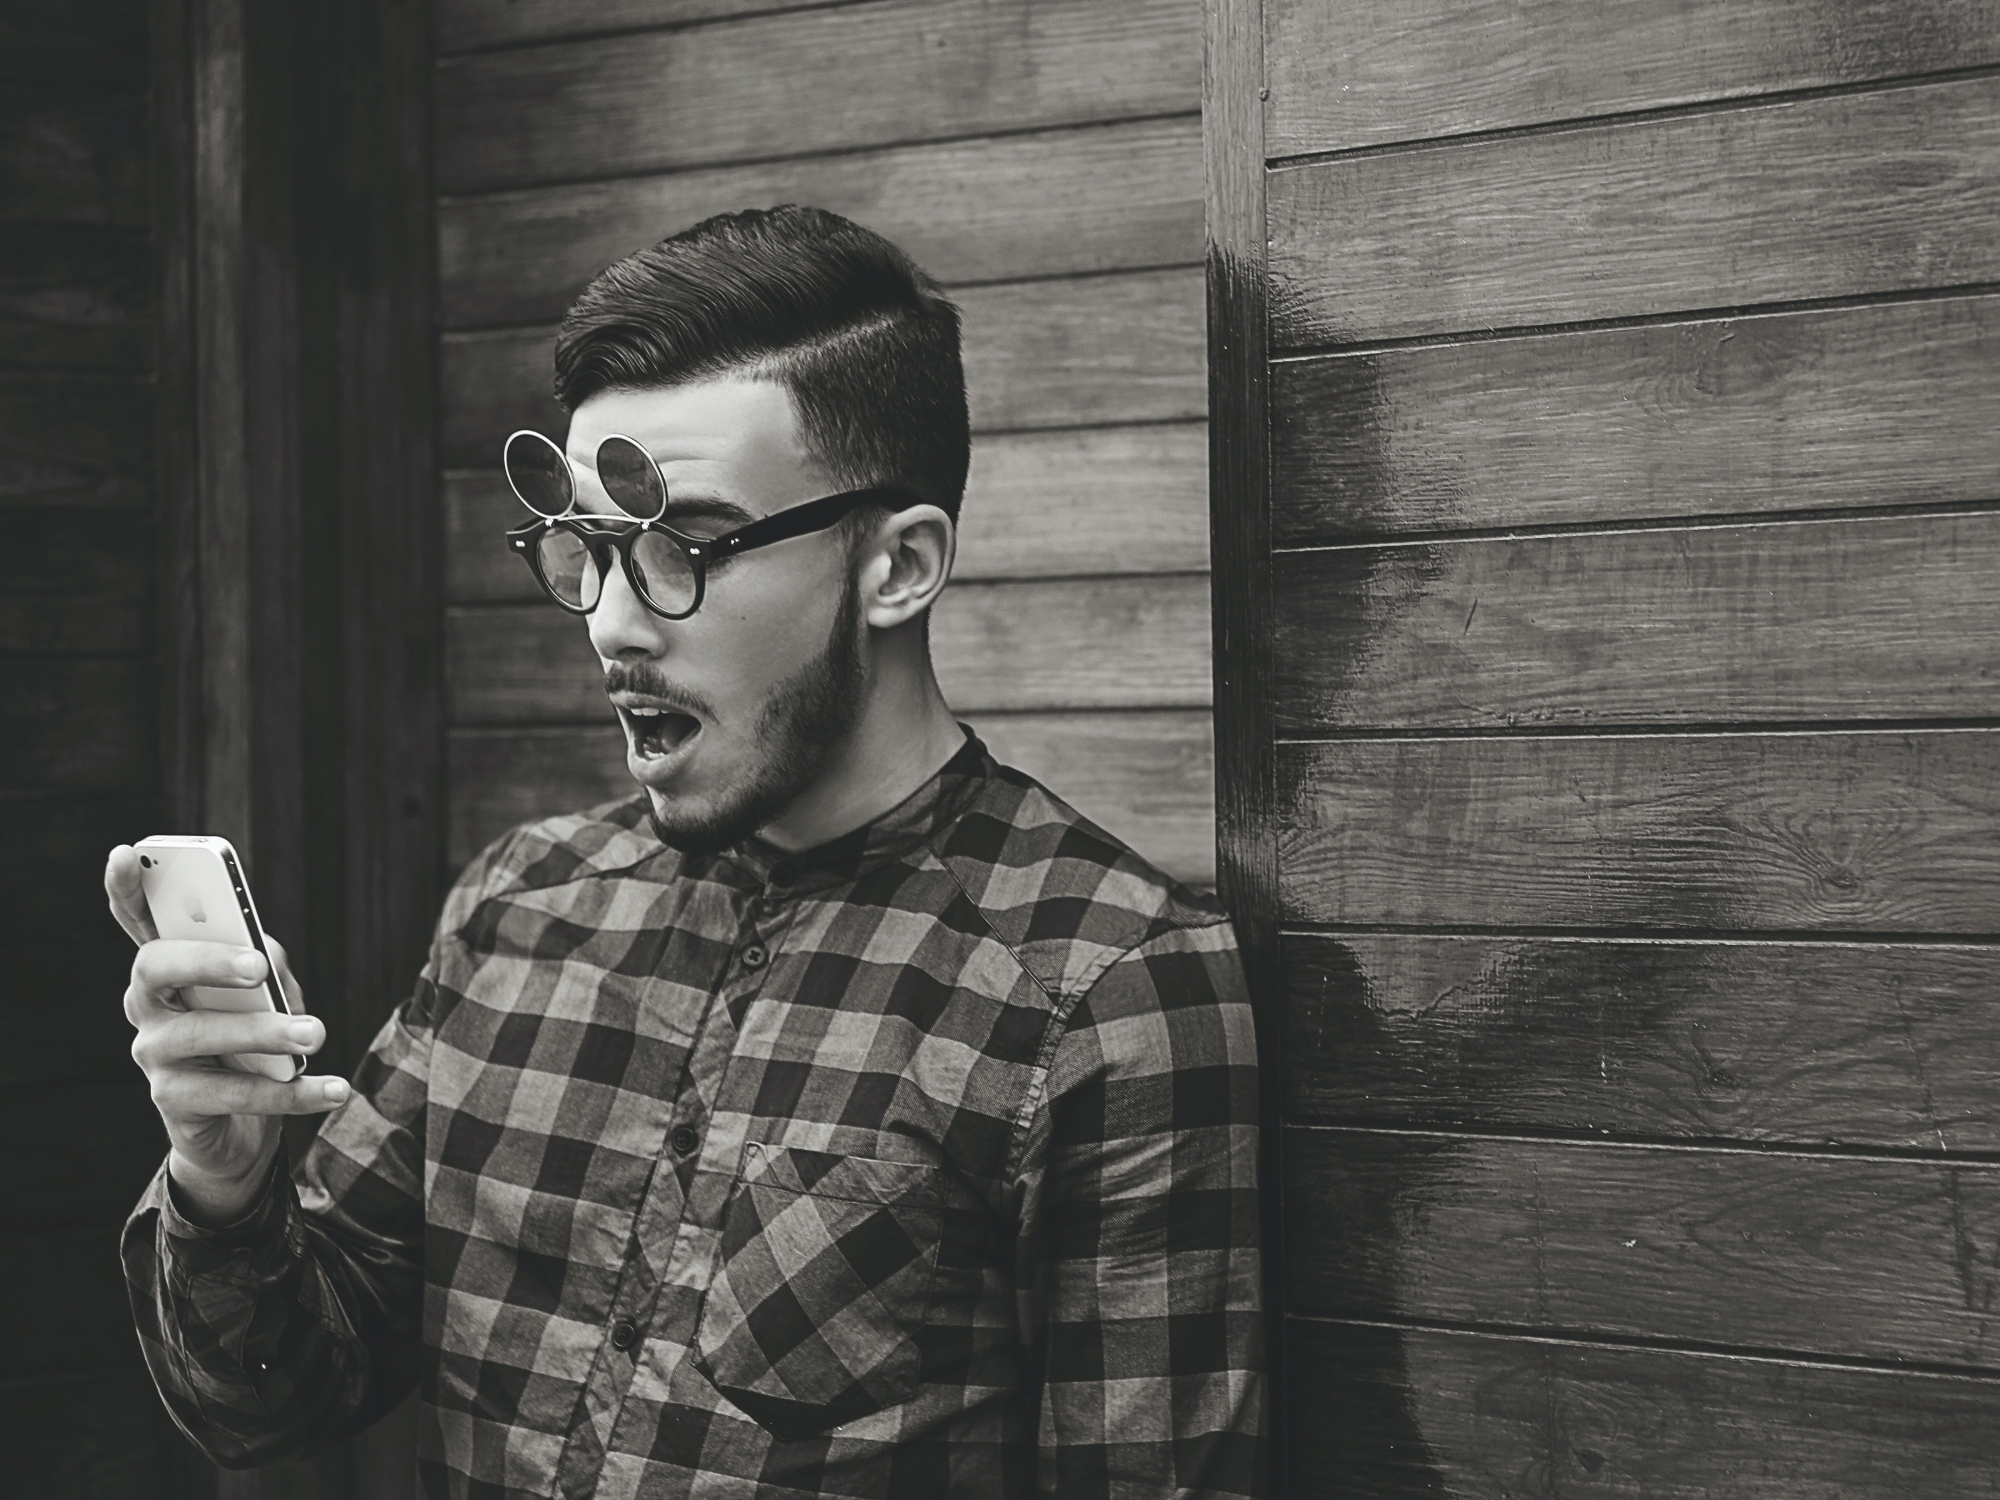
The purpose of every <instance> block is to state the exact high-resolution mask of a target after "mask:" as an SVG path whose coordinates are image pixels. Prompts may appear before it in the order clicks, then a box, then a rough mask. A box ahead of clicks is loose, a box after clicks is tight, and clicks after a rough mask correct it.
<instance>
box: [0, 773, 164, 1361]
mask: <svg viewBox="0 0 2000 1500" xmlns="http://www.w3.org/2000/svg"><path fill="white" fill-rule="evenodd" d="M0 816H4V817H5V818H6V819H7V820H8V829H9V839H8V846H7V847H8V859H7V860H6V861H5V863H4V865H0V910H5V911H6V913H7V915H8V918H9V922H10V926H9V931H10V932H14V933H29V934H32V933H51V932H57V933H62V934H64V935H65V936H66V937H67V938H69V939H70V940H71V941H74V942H78V943H92V944H103V945H106V946H107V947H108V948H109V949H110V951H112V952H115V953H121V954H126V953H129V951H130V950H129V947H128V944H129V943H130V941H131V940H130V939H129V938H127V937H126V936H125V934H124V933H123V932H122V931H120V930H119V927H118V924H117V923H116V922H114V921H113V920H112V919H111V913H110V911H109V910H108V909H107V908H106V906H105V902H104V859H105V856H106V855H108V854H109V853H110V852H111V850H112V848H113V847H114V846H116V845H118V844H132V843H137V842H138V841H139V840H140V839H142V838H144V837H146V835H147V834H149V833H159V832H161V831H162V830H161V828H160V822H159V819H160V810H159V804H158V802H157V801H156V799H154V798H153V797H151V796H129V795H120V794H118V793H111V792H106V793H99V794H98V795H96V796H93V797H74V796H67V795H53V796H50V795H42V794H31V795H22V794H14V795H8V796H4V797H0ZM126 962H128V963H129V962H130V959H129V958H127V959H126ZM10 993H11V992H10ZM123 993H124V990H123V987H122V986H121V987H120V988H119V989H118V990H117V991H116V992H115V993H113V994H112V995H111V996H110V997H109V1003H111V1004H112V1005H114V1006H115V1005H116V1004H117V1003H118V999H119V997H120V996H121V995H122V994H123ZM17 1003H18V1002H17ZM0 1300H4V1299H0ZM0 1347H5V1345H4V1343H3V1342H0Z"/></svg>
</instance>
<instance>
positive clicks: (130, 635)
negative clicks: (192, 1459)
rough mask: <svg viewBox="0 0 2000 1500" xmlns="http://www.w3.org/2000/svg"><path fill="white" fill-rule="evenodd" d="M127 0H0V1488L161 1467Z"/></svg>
mask: <svg viewBox="0 0 2000 1500" xmlns="http://www.w3.org/2000/svg"><path fill="white" fill-rule="evenodd" d="M148 38H149V33H148V27H147V24H146V7H145V5H144V4H143V3H142V0H93V3H78V0H20V3H15V4H10V5H9V6H7V7H6V8H5V10H4V12H0V529H4V531H5V535H6V538H7V542H6V545H5V546H4V547H0V723H4V726H5V733H4V735H0V810H4V814H5V832H4V833H3V834H0V911H4V915H0V934H4V947H5V951H6V955H7V956H6V976H5V978H4V979H0V1026H4V1027H5V1031H6V1043H5V1045H4V1047H0V1092H4V1098H5V1103H4V1104H0V1142H4V1145H3V1146H0V1152H4V1161H5V1167H4V1172H0V1175H3V1176H4V1180H5V1192H4V1195H0V1196H4V1201H5V1208H4V1210H0V1491H4V1492H6V1493H10V1494H22V1495H35V1496H38V1497H41V1496H47V1497H50V1500H69V1497H82V1496H85V1495H89V1496H101V1497H105V1500H127V1497H139V1496H151V1495H154V1494H156V1493H158V1490H157V1489H156V1486H157V1485H158V1484H159V1483H161V1474H162V1470H163V1468H165V1467H167V1466H170V1465H171V1464H172V1463H174V1462H175V1461H176V1458H177V1453H178V1451H179V1445H178V1439H177V1437H176V1436H175V1435H174V1434H173V1431H172V1428H171V1427H170V1426H169V1424H168V1423H167V1421H166V1418H165V1414H164V1412H162V1410H161V1408H160V1405H159V1402H158V1399H157V1398H156V1397H155V1396H154V1394H153V1390H152V1384H151V1382H150V1380H149V1379H148V1378H147V1376H146V1372H145V1367H144V1365H143V1364H142V1363H141V1362H140V1359H139V1350H138V1343H137V1340H136V1339H135V1338H134V1336H133V1333H132V1324H131V1313H130V1311H129V1309H128V1308H127V1307H126V1303H125V1290H124V1282H123V1278H122V1275H121V1273H120V1269H119V1264H118V1257H117V1241H118V1228H119V1225H120V1224H121V1223H123V1221H124V1218H125V1214H126V1212H127V1211H128V1210H129V1209H130V1207H131V1205H132V1202H133V1200H134V1199H136V1198H137V1197H138V1195H139V1191H140V1189H141V1188H142V1187H143V1186H144V1185H145V1182H146V1179H147V1177H148V1176H149V1175H150V1174H151V1173H152V1170H153V1168H154V1167H155V1166H156V1165H157V1164H158V1162H159V1158H160V1156H161V1155H162V1154H163V1153H164V1151H165V1147H166V1137H165V1135H164V1133H163V1132H162V1131H161V1130H160V1128H159V1122H158V1118H157V1117H156V1116H155V1115H154V1113H153V1109H152V1106H151V1104H150V1102H149V1101H148V1100H147V1098H146V1090H145V1087H144V1085H143V1082H142V1081H141V1080H140V1079H139V1077H138V1075H137V1074H136V1073H135V1071H134V1070H133V1067H132V1061H131V1058H130V1057H129V1055H127V1052H126V1046H127V1043H128V1042H129V1039H130V1035H131V1033H130V1029H129V1028H128V1027H127V1026H126V1024H125V1019H124V1015H123V1013H122V1011H121V1010H120V1008H119V997H120V996H121V995H122V994H123V992H124V988H125V973H126V970H127V969H128V968H129V966H130V963H131V945H130V944H129V943H128V942H127V941H126V940H125V938H124V936H123V934H122V933H120V932H119V931H118V929H117V927H116V926H115V925H114V924H113V923H112V921H111V919H110V917H109V916H108V915H107V914H106V912H105V910H104V891H103V883H102V875H101V871H102V867H103V860H104V852H105V850H106V849H108V848H109V847H110V846H111V845H112V844H113V843H115V842H117V841H119V840H121V839H131V838H136V837H141V836H143V835H144V834H146V833H149V832H152V831H153V830H154V826H155V823H156V820H157V818H158V816H159V811H160V792H161V778H160V774H159V765H160V753H159V752H160V747H159V743H158V736H157V727H158V722H159V715H158V699H157V695H156V693H155V686H154V681H155V671H156V666H157V656H156V653H155V649H154V646H155V641H154V635H155V632H154V606H155V601H156V598H157V591H156V588H155V569H156V566H157V564H158V561H159V552H158V548H157V546H156V539H157V521H158V513H159V509H160V495H159V490H158V486H157V485H156V482H155V464H154V458H155V445H154V437H153V412H154V378H155V375H156V357H155V348H154V328H155V324H156V320H157V316H158V295H157V284H158V281H159V274H160V267H159V264H158V261H157V259H156V253H155V252H156V246H155V240H154V229H155V218H154V207H153V201H152V195H151V186H152V180H153V176H154V173H153V166H152V162H151V156H152V153H153V150H154V147H155V135H154V131H153V129H152V126H151V118H150V98H149V79H148V67H149V64H148Z"/></svg>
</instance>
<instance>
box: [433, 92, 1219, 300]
mask: <svg viewBox="0 0 2000 1500" xmlns="http://www.w3.org/2000/svg"><path fill="white" fill-rule="evenodd" d="M773 203H811V204H814V205H816V206H818V207H820V208H826V209H831V210H832V211H833V212H835V213H839V214H844V215H846V216H847V217H848V218H850V219H853V220H855V221H856V222H857V223H861V224H865V225H867V226H868V227H869V228H871V229H874V230H876V231H877V232H879V233H881V234H883V235H885V236H887V237H888V238H889V239H890V240H893V241H894V242H895V243H896V244H898V245H900V246H901V247H902V248H903V249H904V250H906V251H908V252H909V254H910V255H911V257H912V258H913V259H915V260H916V262H917V263H918V264H919V265H921V266H922V267H923V268H924V269H925V270H927V271H929V272H930V273H931V275H933V276H935V277H937V278H938V279H939V280H941V281H945V282H948V283H967V282H979V281H1005V280H1012V279H1015V278H1019V277H1026V276H1064V275H1074V274H1077V273H1082V272H1101V271H1119V270H1129V269H1132V268H1135V267H1142V266H1163V265H1175V264H1181V265H1192V264H1195V263H1196V262H1198V261H1199V260H1200V259H1201V122H1200V121H1199V120H1197V119H1194V118H1192V117H1189V118H1185V119H1170V120H1143V121H1137V122H1133V123H1129V124H1113V125H1099V126H1089V127H1086V128H1081V129H1072V130H1055V131H1044V132H1037V133H1034V134H1029V135H1009V136H1000V137H997V138H986V139H975V140H967V141H951V142H941V143H937V144H933V145H925V146H910V147H901V148H896V149H892V150H886V151H869V152H862V153H859V154H855V155H848V156H813V157H808V158H806V159H803V160H794V161H775V162H763V163H758V164H756V165H752V166H738V167H720V168H708V169H702V170H695V171H683V172H675V173H672V174H669V175H666V176H659V177H643V178H629V177H628V178H620V179H618V180H616V181H613V182H592V183H576V184H565V185H563V186H559V187H551V188H532V189H525V190H521V191H516V192H506V193H498V194H492V195H486V196H480V197H473V198H447V199H445V200H444V202H442V203H441V204H440V205H439V207H438V254H439V259H440V262H441V264H440V273H439V274H440V278H441V281H442V293H443V299H444V318H445V324H446V326H447V327H452V328H463V327H470V326H479V325H488V324H500V323H516V324H518V323H531V322H542V321H547V320H550V319H555V318H560V317H561V316H562V314H563V312H564V311H565V310H566V309H567V308H568V306H569V304H570V303H571V302H572V301H573V300H574V299H575V297H576V294H577V293H578V292H580V291H581V290H582V289H583V286H584V283H585V282H587V281H588V280H589V279H590V278H591V277H593V276H595V275H596V274H597V273H598V272H599V271H601V270H602V269H603V268H604V267H605V266H607V265H609V264H610V263H611V262H612V261H614V260H617V259H618V258H619V257H621V256H624V255H627V254H629V253H630V252H632V251H634V250H637V249H639V248H640V247H641V246H645V245H650V244H652V243H653V242H655V241H656V240H658V239H660V238H662V237H663V236H665V235H667V234H672V233H675V232H678V231H679V230H682V229H685V228H686V227H688V226H689V225H691V224H694V223H696V222H697V221H699V220H702V219H705V218H707V217H708V216H709V215H711V214H718V213H725V212H729V211H732V210H735V209H740V208H749V207H762V206H765V205H769V204H773Z"/></svg>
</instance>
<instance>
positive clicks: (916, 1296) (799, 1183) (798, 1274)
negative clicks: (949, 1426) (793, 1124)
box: [694, 1145, 942, 1438]
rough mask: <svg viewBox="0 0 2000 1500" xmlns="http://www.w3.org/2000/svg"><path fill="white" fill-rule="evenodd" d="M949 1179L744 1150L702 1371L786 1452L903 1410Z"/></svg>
mask: <svg viewBox="0 0 2000 1500" xmlns="http://www.w3.org/2000/svg"><path fill="white" fill-rule="evenodd" d="M941 1187H942V1184H941V1179H940V1175H939V1169H938V1168H936V1167H934V1166H928V1165H925V1164H923V1163H920V1162H900V1161H877V1160H875V1159H873V1158H870V1157H861V1156H836V1155H833V1154H832V1153H830V1152H825V1151H806V1150H802V1149H799V1148H797V1147H783V1146H757V1145H752V1146H749V1147H746V1148H745V1150H744V1155H743V1168H742V1170H741V1171H740V1172H739V1173H738V1175H737V1178H736V1181H735V1182H734V1183H733V1184H732V1185H731V1187H730V1190H729V1199H728V1202H727V1204H726V1205H725V1207H724V1209H723V1219H722V1242H721V1246H720V1248H719V1249H718V1250H717V1253H716V1265H715V1273H714V1275H713V1276H712V1277H711V1279H710V1281H709V1285H708V1290H707V1292H706V1293H705V1294H704V1295H703V1298H702V1305H701V1314H700V1320H699V1322H698V1323H697V1324H696V1327H695V1336H694V1352H695V1365H696V1368H697V1369H699V1370H700V1371H701V1373H702V1374H703V1375H705V1376H707V1377H708V1379H709V1381H710V1382H711V1383H712V1384H713V1385H714V1386H715V1388H716V1389H717V1390H719V1391H721V1392H722V1394H723V1395H724V1396H726V1397H728V1398H729V1400H730V1401H731V1402H732V1403H734V1404H735V1405H736V1406H737V1407H738V1408H740V1409H741V1410H742V1411H743V1412H745V1413H746V1414H748V1415H749V1416H750V1417H752V1418H754V1419H755V1420H756V1421H757V1422H758V1423H759V1424H760V1425H761V1426H763V1427H765V1428H766V1429H768V1430H769V1431H770V1432H772V1433H774V1434H776V1435H777V1436H779V1437H781V1438H791V1437H808V1436H811V1435H812V1434H814V1433H818V1432H824V1431H826V1430H827V1429H828V1428H831V1427H837V1426H839V1425H840V1424H841V1423H843V1422H851V1421H853V1420H854V1419H855V1418H856V1417H864V1416H867V1415H868V1414H869V1413H870V1412H875V1411H880V1410H882V1409H883V1408H884V1407H888V1406H895V1405H897V1404H899V1403H901V1402H903V1401H907V1400H908V1399H909V1398H910V1396H911V1395H912V1394H914V1393H915V1391H916V1388H917V1381H918V1377H919V1373H920V1371H919V1366H920V1363H921V1361H920V1359H919V1351H918V1348H917V1342H916V1334H917V1330H918V1329H920V1328H921V1327H922V1326H923V1324H924V1316H925V1313H926V1311H927V1310H928V1308H929V1304H930V1296H931V1283H932V1280H933V1279H934V1277H935V1275H936V1271H937V1254H938V1238H939V1227H940V1224H939V1215H940V1212H941V1207H940V1199H941Z"/></svg>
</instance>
